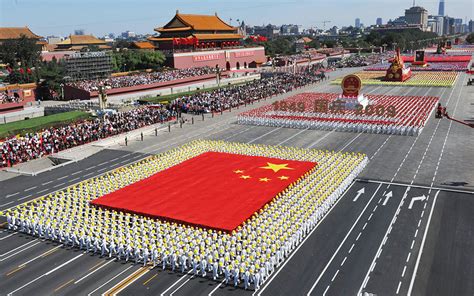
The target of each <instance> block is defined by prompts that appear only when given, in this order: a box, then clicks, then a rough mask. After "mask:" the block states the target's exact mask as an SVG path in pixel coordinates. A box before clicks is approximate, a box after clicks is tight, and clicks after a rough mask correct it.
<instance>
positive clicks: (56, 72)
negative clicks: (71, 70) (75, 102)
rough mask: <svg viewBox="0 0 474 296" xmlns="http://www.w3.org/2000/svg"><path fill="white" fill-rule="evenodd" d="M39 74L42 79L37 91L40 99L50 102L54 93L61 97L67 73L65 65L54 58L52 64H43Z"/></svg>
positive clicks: (39, 68)
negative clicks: (62, 85)
mask: <svg viewBox="0 0 474 296" xmlns="http://www.w3.org/2000/svg"><path fill="white" fill-rule="evenodd" d="M37 72H38V76H39V77H40V79H39V81H38V86H37V91H36V93H37V97H38V99H41V100H50V99H52V98H53V95H54V93H56V94H57V95H58V96H60V95H61V84H63V83H64V75H65V73H66V70H65V67H64V63H63V62H62V61H57V60H56V58H54V57H53V59H52V61H50V62H42V63H41V65H40V66H39V67H38V69H37Z"/></svg>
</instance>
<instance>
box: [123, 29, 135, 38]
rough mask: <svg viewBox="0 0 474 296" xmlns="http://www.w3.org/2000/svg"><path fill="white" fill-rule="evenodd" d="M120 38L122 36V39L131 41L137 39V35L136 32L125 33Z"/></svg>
mask: <svg viewBox="0 0 474 296" xmlns="http://www.w3.org/2000/svg"><path fill="white" fill-rule="evenodd" d="M120 36H122V38H124V39H131V38H135V37H136V36H137V34H135V32H131V31H125V32H122V34H120Z"/></svg>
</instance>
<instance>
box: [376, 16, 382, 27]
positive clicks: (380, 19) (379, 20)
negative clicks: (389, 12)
mask: <svg viewBox="0 0 474 296" xmlns="http://www.w3.org/2000/svg"><path fill="white" fill-rule="evenodd" d="M375 24H376V25H377V26H381V25H382V18H381V17H378V18H377V20H376V21H375Z"/></svg>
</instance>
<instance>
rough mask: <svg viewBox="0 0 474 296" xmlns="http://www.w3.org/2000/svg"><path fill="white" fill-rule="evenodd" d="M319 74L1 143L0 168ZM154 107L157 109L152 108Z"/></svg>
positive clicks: (274, 91)
mask: <svg viewBox="0 0 474 296" xmlns="http://www.w3.org/2000/svg"><path fill="white" fill-rule="evenodd" d="M320 79H321V74H316V73H315V72H314V71H310V69H308V71H306V72H304V73H297V74H288V73H276V74H274V75H273V76H271V77H267V78H262V79H259V80H255V81H252V82H248V83H246V84H243V85H239V86H230V87H226V88H221V89H217V90H213V91H206V92H200V93H196V94H193V95H189V96H183V97H181V98H178V99H177V100H175V101H174V102H173V103H172V104H169V105H166V106H162V108H161V109H160V108H158V109H157V108H139V109H136V110H131V111H127V112H118V113H116V114H109V115H106V116H105V117H103V118H97V119H94V120H86V121H82V122H79V123H73V124H70V125H65V126H61V127H54V128H49V129H45V130H43V131H41V132H37V133H28V134H25V135H23V136H21V137H13V138H10V139H6V140H4V141H3V142H0V167H8V166H13V165H15V164H18V163H20V162H26V161H29V160H32V159H36V158H40V157H42V156H44V155H48V154H51V153H55V152H58V151H61V150H64V149H68V148H72V147H75V146H78V145H82V144H85V143H88V142H91V141H95V140H98V139H102V138H106V137H109V136H113V135H117V134H120V133H123V132H128V131H131V130H134V129H137V128H140V127H143V126H147V125H151V124H155V123H159V122H164V121H167V120H170V119H171V118H173V117H174V116H176V114H177V113H178V112H189V113H194V114H198V113H205V112H220V111H222V110H226V109H229V108H231V107H236V106H238V105H243V104H245V103H250V102H253V101H256V100H260V99H264V98H268V97H271V96H274V95H279V94H283V93H286V92H288V91H291V90H293V89H295V88H298V87H302V86H305V85H308V84H311V83H315V82H317V81H319V80H320ZM155 107H156V106H155Z"/></svg>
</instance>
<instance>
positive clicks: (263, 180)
mask: <svg viewBox="0 0 474 296" xmlns="http://www.w3.org/2000/svg"><path fill="white" fill-rule="evenodd" d="M270 180H271V179H268V178H260V182H268V181H270Z"/></svg>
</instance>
